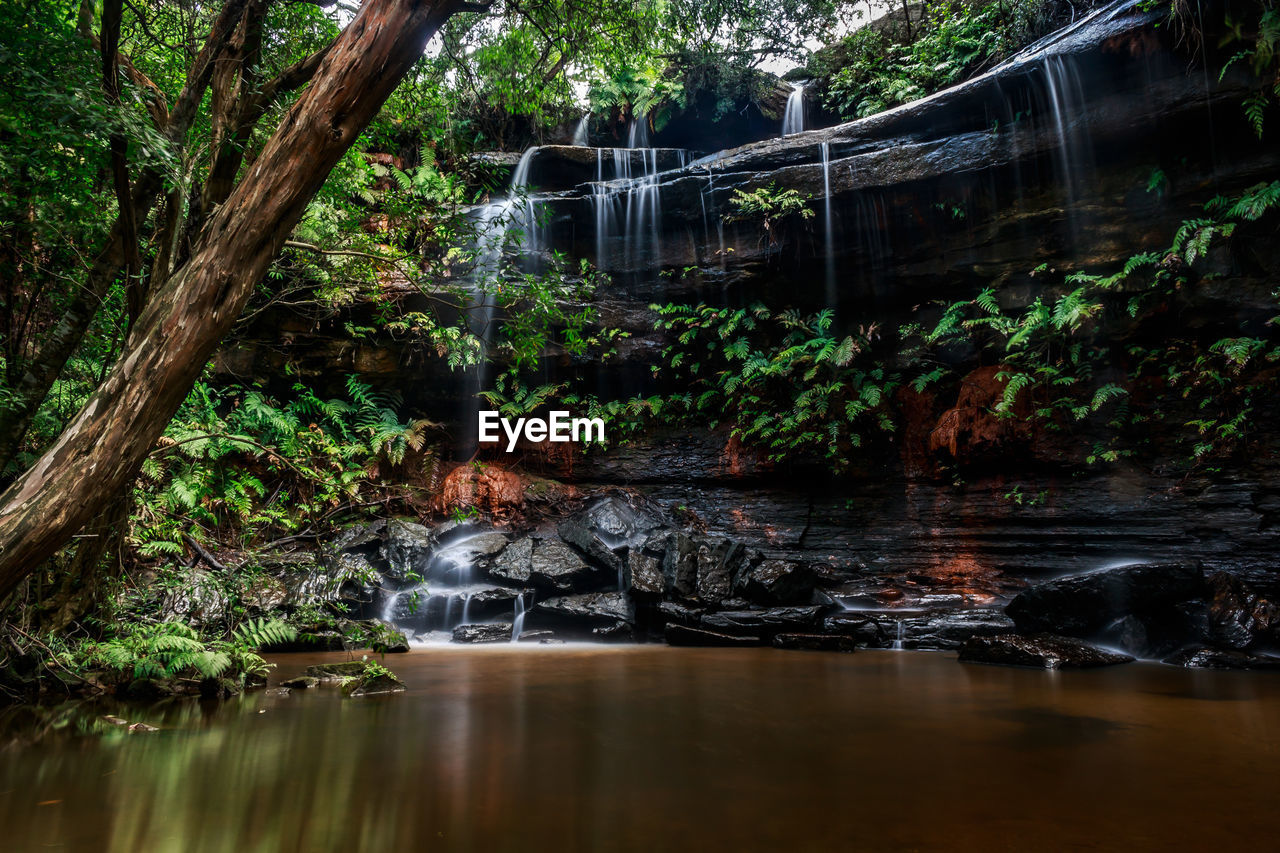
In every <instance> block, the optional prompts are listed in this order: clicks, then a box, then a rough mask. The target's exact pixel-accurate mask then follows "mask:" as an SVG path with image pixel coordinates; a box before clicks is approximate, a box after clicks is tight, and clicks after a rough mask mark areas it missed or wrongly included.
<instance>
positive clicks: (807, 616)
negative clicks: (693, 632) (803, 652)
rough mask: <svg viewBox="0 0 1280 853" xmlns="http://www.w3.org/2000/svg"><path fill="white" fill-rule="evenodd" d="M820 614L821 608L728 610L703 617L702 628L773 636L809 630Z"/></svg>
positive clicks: (730, 632) (731, 632)
mask: <svg viewBox="0 0 1280 853" xmlns="http://www.w3.org/2000/svg"><path fill="white" fill-rule="evenodd" d="M821 613H822V608H821V607H816V606H815V607H773V608H769V609H767V610H727V611H722V612H720V613H708V614H706V615H705V616H703V617H702V627H703V628H705V629H710V630H712V631H723V632H724V633H726V634H752V635H759V636H773V635H774V634H777V633H779V632H792V633H794V632H797V630H798V629H799V630H803V629H805V628H812V627H813V626H814V625H815V624H816V623H817V621H818V617H819V616H820V615H821Z"/></svg>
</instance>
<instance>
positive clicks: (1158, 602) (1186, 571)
mask: <svg viewBox="0 0 1280 853" xmlns="http://www.w3.org/2000/svg"><path fill="white" fill-rule="evenodd" d="M1205 591H1206V586H1205V581H1204V572H1203V570H1202V569H1201V567H1200V565H1199V564H1198V563H1168V564H1158V563H1153V564H1145V565H1135V566H1123V567H1120V568H1115V569H1106V570H1102V571H1096V572H1089V573H1087V574H1083V575H1074V576H1071V577H1065V578H1060V579H1058V580H1053V581H1048V582H1046V583H1042V584H1039V585H1037V586H1034V587H1032V588H1031V589H1029V590H1027V591H1025V592H1023V593H1020V594H1019V595H1018V596H1017V597H1016V598H1014V599H1013V601H1011V602H1009V606H1008V607H1006V608H1005V612H1006V613H1007V614H1008V615H1009V616H1010V617H1011V618H1012V619H1013V621H1014V624H1015V625H1016V626H1017V629H1018V631H1020V632H1022V633H1028V634H1030V633H1041V632H1047V633H1054V634H1061V635H1065V636H1069V637H1078V638H1081V639H1093V640H1101V641H1105V642H1109V643H1114V644H1117V645H1121V647H1122V648H1125V649H1126V650H1127V651H1132V652H1135V653H1137V654H1142V655H1148V654H1156V655H1158V654H1160V653H1162V651H1163V653H1167V652H1169V651H1171V650H1173V649H1176V648H1179V647H1180V646H1183V645H1186V644H1187V643H1188V642H1194V641H1196V640H1197V639H1199V637H1198V636H1197V635H1198V632H1199V631H1200V630H1201V628H1202V622H1203V620H1201V619H1200V618H1199V617H1198V613H1197V609H1198V608H1197V605H1196V602H1198V601H1199V600H1200V599H1201V598H1202V596H1203V595H1204V594H1205ZM1199 610H1200V611H1201V612H1202V610H1203V608H1202V607H1201V608H1199Z"/></svg>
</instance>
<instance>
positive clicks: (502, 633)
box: [452, 622, 514, 644]
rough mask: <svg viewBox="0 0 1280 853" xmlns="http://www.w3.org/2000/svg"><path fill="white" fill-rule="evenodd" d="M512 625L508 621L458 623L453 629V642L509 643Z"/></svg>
mask: <svg viewBox="0 0 1280 853" xmlns="http://www.w3.org/2000/svg"><path fill="white" fill-rule="evenodd" d="M513 630H514V626H513V625H512V624H511V623H510V622H495V623H493V624H490V625H459V626H458V627H457V628H454V629H453V638H452V639H453V642H455V643H475V644H479V643H509V642H511V633H512V631H513Z"/></svg>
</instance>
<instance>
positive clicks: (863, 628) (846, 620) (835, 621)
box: [822, 610, 892, 648]
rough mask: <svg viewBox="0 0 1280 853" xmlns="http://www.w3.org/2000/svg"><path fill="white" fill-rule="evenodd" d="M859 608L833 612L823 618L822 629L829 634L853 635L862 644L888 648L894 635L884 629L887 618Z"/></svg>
mask: <svg viewBox="0 0 1280 853" xmlns="http://www.w3.org/2000/svg"><path fill="white" fill-rule="evenodd" d="M877 617H878V614H869V613H864V612H861V611H857V610H848V611H843V612H838V613H833V614H832V615H830V616H828V617H827V618H826V619H823V620H822V630H823V632H824V633H827V634H844V635H847V636H850V637H853V638H854V639H855V640H857V642H858V643H859V644H860V645H864V646H871V647H872V648H886V647H888V645H889V643H890V642H891V640H892V636H891V635H890V634H887V633H886V632H885V630H884V624H885V621H886V620H882V619H880V618H877Z"/></svg>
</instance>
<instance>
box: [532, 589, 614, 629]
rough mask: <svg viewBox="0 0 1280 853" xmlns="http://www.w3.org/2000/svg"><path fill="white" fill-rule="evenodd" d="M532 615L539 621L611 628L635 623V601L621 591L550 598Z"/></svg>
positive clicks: (537, 607) (537, 606)
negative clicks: (633, 604)
mask: <svg viewBox="0 0 1280 853" xmlns="http://www.w3.org/2000/svg"><path fill="white" fill-rule="evenodd" d="M531 615H535V616H536V618H537V620H538V621H539V622H544V621H545V622H551V623H555V624H568V625H579V626H583V627H589V628H611V627H614V626H616V625H617V623H619V622H621V623H623V624H626V625H630V624H631V623H633V622H634V621H635V610H634V608H633V606H632V604H631V600H630V599H629V598H627V596H626V595H625V594H623V593H620V592H591V593H582V594H578V595H566V596H561V597H560V598H549V599H547V600H546V601H540V602H538V603H537V605H535V606H534V608H533V611H532V613H531Z"/></svg>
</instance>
